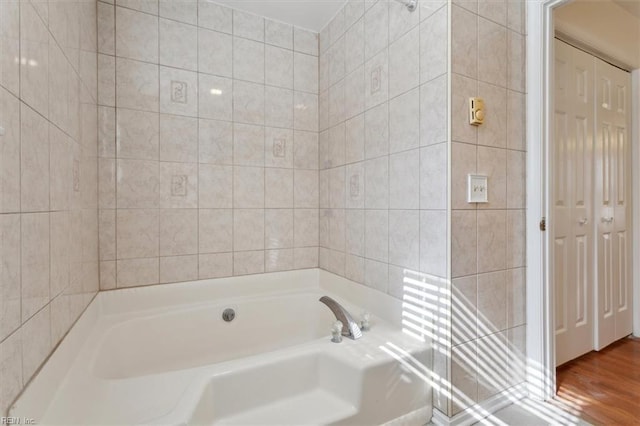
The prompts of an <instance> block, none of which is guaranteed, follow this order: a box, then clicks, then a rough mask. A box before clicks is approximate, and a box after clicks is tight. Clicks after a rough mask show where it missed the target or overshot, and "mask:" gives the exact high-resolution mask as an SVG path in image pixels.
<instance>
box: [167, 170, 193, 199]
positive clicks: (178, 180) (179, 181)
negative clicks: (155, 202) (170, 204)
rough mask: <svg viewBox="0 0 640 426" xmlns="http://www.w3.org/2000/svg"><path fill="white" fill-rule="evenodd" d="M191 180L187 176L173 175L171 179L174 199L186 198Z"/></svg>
mask: <svg viewBox="0 0 640 426" xmlns="http://www.w3.org/2000/svg"><path fill="white" fill-rule="evenodd" d="M188 183H189V178H188V177H187V175H173V176H172V177H171V195H172V196H174V197H186V196H187V186H188Z"/></svg>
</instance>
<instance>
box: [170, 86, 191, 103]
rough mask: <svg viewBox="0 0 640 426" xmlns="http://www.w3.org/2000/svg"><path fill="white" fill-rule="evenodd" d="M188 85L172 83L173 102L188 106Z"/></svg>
mask: <svg viewBox="0 0 640 426" xmlns="http://www.w3.org/2000/svg"><path fill="white" fill-rule="evenodd" d="M187 88H188V86H187V83H185V82H184V81H175V80H172V81H171V102H175V103H179V104H186V103H187Z"/></svg>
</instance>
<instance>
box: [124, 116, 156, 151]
mask: <svg viewBox="0 0 640 426" xmlns="http://www.w3.org/2000/svg"><path fill="white" fill-rule="evenodd" d="M158 121H159V119H158V114H157V113H153V112H145V111H137V110H132V109H126V108H119V109H118V118H117V127H116V135H117V136H116V155H117V157H118V158H131V159H139V160H157V159H158V149H159V128H158V126H159V123H158Z"/></svg>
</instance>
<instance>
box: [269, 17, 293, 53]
mask: <svg viewBox="0 0 640 426" xmlns="http://www.w3.org/2000/svg"><path fill="white" fill-rule="evenodd" d="M264 42H265V43H267V44H272V45H274V46H279V47H283V48H285V49H289V50H292V49H293V27H292V26H291V25H289V24H284V23H282V22H278V21H273V20H271V19H266V20H265V23H264Z"/></svg>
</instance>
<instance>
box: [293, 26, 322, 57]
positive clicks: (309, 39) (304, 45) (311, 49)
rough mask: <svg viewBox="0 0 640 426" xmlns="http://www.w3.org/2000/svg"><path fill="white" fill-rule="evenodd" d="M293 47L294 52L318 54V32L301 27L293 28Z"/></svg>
mask: <svg viewBox="0 0 640 426" xmlns="http://www.w3.org/2000/svg"><path fill="white" fill-rule="evenodd" d="M293 49H294V50H295V51H296V52H301V53H306V54H308V55H314V56H318V34H315V33H313V32H311V31H308V30H304V29H302V28H294V29H293Z"/></svg>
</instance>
